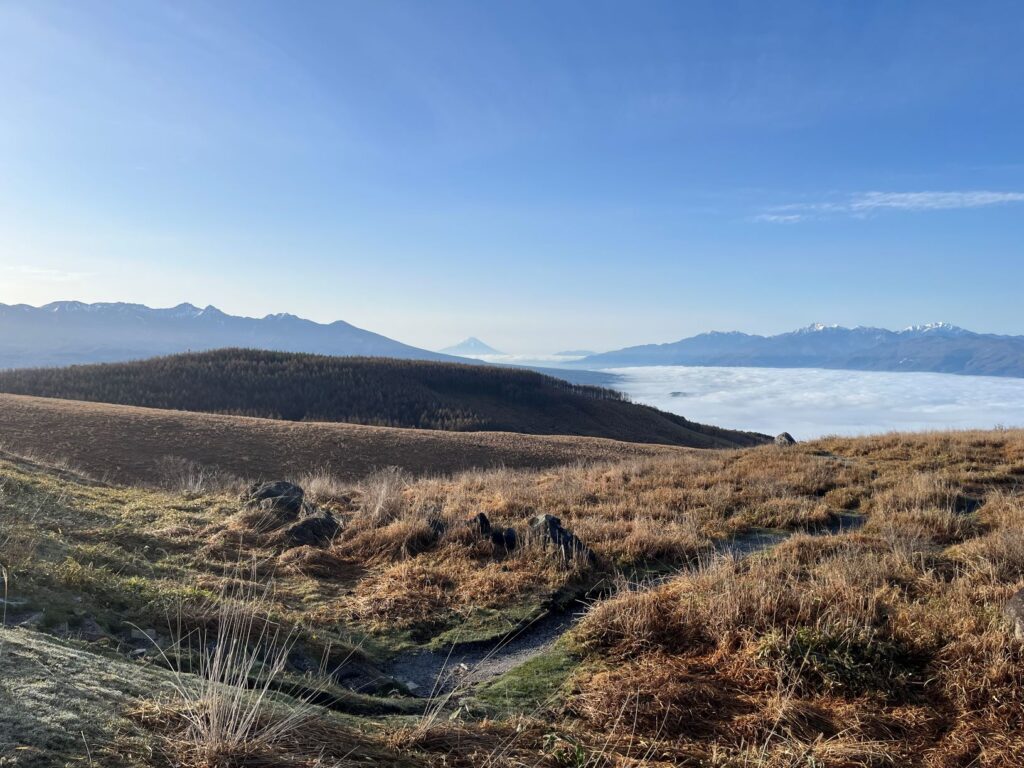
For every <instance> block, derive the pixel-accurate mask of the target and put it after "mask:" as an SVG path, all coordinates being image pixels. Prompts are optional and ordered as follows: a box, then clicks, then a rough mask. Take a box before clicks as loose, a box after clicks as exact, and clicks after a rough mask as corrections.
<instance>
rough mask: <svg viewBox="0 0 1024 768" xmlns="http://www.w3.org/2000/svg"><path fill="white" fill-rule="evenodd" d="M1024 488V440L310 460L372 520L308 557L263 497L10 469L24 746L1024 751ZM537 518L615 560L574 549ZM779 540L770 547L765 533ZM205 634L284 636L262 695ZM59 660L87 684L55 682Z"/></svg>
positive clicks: (715, 758) (780, 753) (949, 754)
mask: <svg viewBox="0 0 1024 768" xmlns="http://www.w3.org/2000/svg"><path fill="white" fill-rule="evenodd" d="M1022 477H1024V433H1021V432H1017V431H1000V432H962V433H934V434H924V435H900V434H894V435H886V436H880V437H872V438H859V439H845V438H844V439H838V438H837V439H824V440H819V441H816V442H813V443H807V444H800V445H797V446H793V447H789V448H782V447H776V446H764V447H758V448H750V449H744V450H734V451H688V452H675V453H671V454H664V455H649V456H632V457H628V458H625V459H623V458H618V459H615V460H607V459H605V460H600V461H592V462H578V463H575V464H572V465H567V466H560V467H547V468H540V469H511V468H497V469H491V470H477V471H469V472H461V473H454V474H440V473H439V474H435V475H432V476H422V477H415V476H412V475H409V474H406V473H403V472H401V471H398V470H393V469H392V470H384V471H376V472H373V473H371V474H369V475H367V476H365V477H363V478H360V479H358V480H355V481H353V480H346V479H343V478H336V477H333V476H331V475H329V474H326V473H322V472H306V473H296V474H294V475H292V476H291V479H293V480H295V481H297V482H298V483H299V484H300V485H302V486H303V487H304V488H305V489H306V502H307V504H309V505H311V506H312V507H315V509H316V510H317V514H319V515H325V514H326V513H330V516H331V517H332V519H334V520H336V521H338V522H339V524H340V526H341V530H340V531H339V532H337V533H336V534H335V535H333V536H331V537H330V538H329V539H325V540H320V541H317V542H314V543H312V544H303V545H301V546H295V545H294V543H289V541H288V532H289V531H291V530H292V529H290V528H282V527H280V525H279V524H278V523H277V522H275V521H273V520H272V519H271V518H270V517H268V509H267V508H266V507H253V506H251V504H250V505H246V504H244V503H243V502H242V501H240V497H239V491H240V490H242V488H241V487H231V486H223V487H222V488H215V487H213V486H210V487H208V488H205V489H195V490H194V492H189V493H183V492H181V491H180V490H179V491H166V490H156V489H151V488H142V487H136V486H132V485H124V484H103V483H97V482H95V481H91V480H88V479H86V478H84V477H83V476H81V475H78V474H76V473H75V471H74V470H73V469H72V468H68V467H66V466H65V467H62V468H55V467H53V466H52V465H49V464H46V463H42V462H38V461H33V460H28V459H24V458H19V457H17V456H14V455H8V456H7V458H5V459H4V460H3V461H2V463H0V562H2V563H3V565H4V568H5V574H6V577H7V578H6V585H7V598H6V602H5V612H6V623H7V624H8V628H6V629H4V630H2V632H3V635H2V642H3V645H2V646H0V666H2V667H3V668H4V671H5V675H4V678H3V682H0V697H2V698H4V699H5V700H6V701H14V700H16V699H17V700H20V701H26V702H28V704H27V705H25V706H23V707H21V708H20V709H17V710H14V709H11V708H10V707H7V706H5V707H4V708H3V711H4V712H5V713H6V714H5V715H3V716H2V717H3V718H5V720H3V721H2V722H3V725H4V729H5V732H6V733H8V734H10V735H9V736H7V737H5V742H4V744H5V745H6V747H5V746H4V745H0V750H2V749H4V748H6V749H7V750H8V755H7V756H5V757H13V758H14V759H15V760H21V762H20V763H19V762H14V763H12V764H14V765H22V764H24V765H28V764H33V763H31V762H30V759H35V760H37V761H38V762H36V763H34V764H40V765H43V764H58V765H59V764H65V763H68V764H70V763H75V764H77V762H78V761H82V760H93V761H96V762H97V763H98V764H104V765H191V766H212V765H216V766H229V765H230V766H236V765H266V766H285V765H291V766H294V765H301V766H314V765H315V766H327V765H357V764H362V765H366V764H379V765H390V764H393V765H405V764H407V765H424V766H427V765H429V766H479V765H491V766H510V767H511V766H527V765H530V766H552V767H554V766H641V765H642V766H654V765H658V766H669V765H688V766H721V767H725V766H730V767H731V766H780V767H781V766H787V767H788V766H793V767H796V766H806V767H807V768H810V767H811V766H922V768H924V767H925V766H927V767H928V768H937V767H939V766H941V767H942V768H952V767H953V766H957V767H963V768H966V767H967V766H991V767H995V766H1012V765H1017V764H1020V763H1021V761H1022V760H1024V687H1022V683H1024V679H1022V677H1024V672H1022V670H1024V666H1022V661H1024V659H1022V653H1024V644H1022V641H1021V640H1019V639H1017V638H1016V637H1015V636H1014V631H1013V627H1012V625H1011V622H1010V621H1009V620H1008V619H1007V618H1006V616H1005V615H1004V612H1003V606H1004V604H1005V603H1006V601H1007V600H1008V599H1009V598H1010V596H1011V595H1013V594H1014V593H1015V592H1016V591H1017V590H1019V589H1021V588H1022V587H1024V539H1022V534H1021V531H1022V523H1024V500H1022V497H1021V494H1020V489H1019V485H1020V480H1021V478H1022ZM480 513H484V514H485V515H486V516H487V519H488V525H489V526H490V528H491V529H492V530H499V531H506V530H511V531H514V532H515V534H516V538H515V544H514V546H511V547H510V546H508V541H509V540H508V538H498V539H495V538H494V537H492V536H489V535H484V534H483V532H482V531H481V530H480V528H479V524H478V523H477V522H476V521H477V518H476V516H477V515H479V514H480ZM538 515H554V516H557V517H558V518H559V519H560V521H561V524H562V525H563V526H564V530H566V531H570V532H571V533H572V534H573V536H574V537H576V538H577V540H578V541H579V542H580V544H581V547H585V550H584V549H582V548H581V549H576V548H574V547H573V548H570V549H561V550H560V549H559V548H558V547H557V546H552V541H551V540H547V539H545V538H544V536H542V535H541V534H540V533H538V529H537V528H536V527H535V526H534V525H531V521H535V520H536V518H537V517H538ZM851 521H856V524H853V523H852V522H851ZM840 522H843V523H846V524H845V525H837V523H840ZM753 536H761V537H763V540H764V541H765V542H768V543H767V544H765V545H764V546H759V547H757V549H756V551H755V550H753V549H748V550H744V549H743V547H742V546H741V545H742V543H743V542H746V541H750V540H751V537H753ZM729 542H734V543H736V544H737V545H738V546H737V547H735V548H734V549H733V550H731V551H730V548H729V547H728V546H726V545H727V544H728V543H729ZM233 606H234V607H237V606H242V607H243V608H245V611H248V613H246V614H245V615H249V616H250V617H251V620H249V621H247V622H241V623H239V622H238V621H236V620H233V619H232V618H231V617H232V615H234V614H232V613H231V611H232V610H234V608H233ZM564 609H568V610H569V612H570V614H573V615H574V616H573V618H572V619H571V620H568V621H564V622H562V623H560V624H557V630H556V631H552V632H551V636H550V638H548V639H546V640H545V642H544V643H543V644H538V645H537V647H536V649H535V650H534V651H532V652H531V653H530V654H527V655H526V656H523V657H517V664H516V665H515V666H511V667H509V668H504V667H501V666H500V665H497V666H494V665H491V666H490V667H488V668H489V669H491V668H492V667H493V670H492V672H490V673H488V676H487V677H483V678H481V677H479V676H478V677H475V678H474V677H473V676H472V675H469V674H467V675H465V676H464V680H465V682H464V683H459V682H456V684H454V685H446V686H440V685H439V686H438V687H437V691H436V692H433V693H436V695H432V691H431V690H430V689H429V687H428V688H427V689H425V690H424V689H423V688H420V689H418V690H414V689H410V688H409V686H408V685H407V684H406V683H407V682H408V680H406V679H405V678H404V677H403V676H402V675H396V673H395V670H396V669H400V668H401V669H405V668H408V667H410V666H413V665H414V663H415V662H417V661H423V660H429V659H435V658H437V657H438V656H440V657H441V658H445V657H446V656H447V657H451V658H455V657H456V656H457V655H458V653H461V652H462V649H465V648H479V647H484V648H491V649H492V650H491V651H489V652H488V657H494V658H498V657H500V656H501V654H502V650H501V647H498V648H495V647H494V646H495V644H497V643H499V642H500V641H501V639H502V638H503V637H505V636H506V635H508V634H509V633H512V634H514V635H517V636H523V637H526V636H528V634H529V632H530V631H531V627H532V626H534V625H536V626H541V624H542V623H543V622H547V621H548V620H549V619H548V618H547V617H557V616H559V615H561V614H560V612H561V611H562V610H564ZM243 613H244V611H243ZM13 625H22V626H20V627H17V628H15V627H14V626H13ZM240 626H241V627H243V630H244V631H239V630H238V629H237V628H238V627H240ZM544 626H550V625H548V624H545V625H544ZM232 627H234V628H235V629H232ZM265 627H274V628H275V629H274V631H273V632H269V633H268V632H267V631H265V630H264V629H263V628H265ZM133 629H135V630H136V632H135V633H134V634H133V632H132V630H133ZM139 632H141V635H140V634H139ZM197 632H199V633H206V634H203V635H202V636H203V637H204V638H211V637H212V638H214V639H216V638H218V637H220V638H222V640H223V638H224V636H225V635H228V634H230V633H231V632H234V635H233V636H234V637H236V638H240V641H239V644H238V647H248V646H255V647H258V648H259V649H260V651H259V654H260V655H259V658H260V662H259V664H253V665H252V666H251V667H249V668H247V670H246V674H245V675H243V676H242V678H241V680H242V681H244V687H247V688H248V689H249V690H248V691H245V690H244V689H240V688H239V678H238V677H237V676H236V677H220V678H217V679H215V680H214V681H213V683H212V684H211V683H206V684H202V680H203V679H204V675H205V676H207V677H209V674H210V667H209V665H204V664H203V663H201V661H202V660H201V659H200V660H199V661H198V662H197V661H196V659H195V658H194V652H192V651H190V652H183V650H182V644H181V643H180V642H178V643H175V640H176V639H177V640H179V641H180V639H181V638H182V637H189V636H190V633H197ZM150 635H152V636H154V638H155V640H154V642H155V644H156V645H160V646H161V647H162V648H163V649H164V650H163V652H161V653H156V652H154V650H153V648H152V647H151V646H152V644H153V643H150V642H149V641H148V640H144V639H142V637H148V636H150ZM511 645H512V644H511V643H510V644H509V646H510V647H511ZM221 646H223V647H226V646H224V643H223V642H222V643H221V644H220V646H218V644H217V643H216V642H214V643H213V644H212V645H210V643H209V642H207V643H206V644H204V645H203V646H202V648H206V649H207V651H206V652H207V653H214V651H210V650H209V649H210V648H214V649H216V648H217V647H221ZM281 647H284V648H285V649H286V652H285V653H284V654H283V656H281V655H280V654H278V655H275V652H274V650H273V649H274V648H278V649H280V648H281ZM202 648H200V651H202ZM193 651H194V649H193ZM200 656H202V653H201V652H200ZM282 658H283V661H282V660H281V659H282ZM32 659H37V660H38V659H43V660H45V663H47V664H49V665H50V668H51V671H52V673H53V674H54V675H56V676H58V677H59V676H61V675H62V674H66V677H67V679H68V680H71V681H73V685H69V686H67V687H60V686H52V685H44V686H41V687H38V686H37V687H33V686H32V684H31V682H30V680H29V678H30V677H31V675H30V674H29V673H27V672H26V669H28V668H29V666H30V665H31V664H33V663H38V662H33V661H32ZM275 660H276V661H275ZM518 662H521V663H518ZM167 667H170V668H171V669H172V670H173V669H182V671H181V672H177V673H176V672H171V671H168V669H167ZM89 670H94V671H93V672H90V671H89ZM100 670H102V674H100ZM143 676H145V677H143ZM144 679H145V680H146V681H148V682H146V683H145V684H143V680H144ZM271 680H272V681H273V683H272V684H271V683H270V682H268V681H271ZM182 681H184V685H182ZM264 687H266V688H267V691H266V693H265V695H264V693H263V691H264ZM30 689H31V690H32V691H33V695H32V697H30V698H25V695H26V694H25V691H27V690H30ZM197 689H198V690H200V691H203V692H205V693H204V694H203V695H201V696H193V695H192V694H190V693H189V691H193V690H197ZM238 690H241V691H242V692H241V693H231V691H238ZM226 699H229V700H230V701H233V702H242V704H239V708H240V709H241V711H243V712H251V713H252V716H251V718H249V720H248V721H247V723H248V725H247V730H246V732H245V734H246V737H245V739H242V740H237V739H232V738H231V732H232V731H231V729H230V728H227V729H225V728H213V727H212V726H211V723H213V722H214V721H215V722H216V723H222V720H219V719H216V718H214V714H215V713H223V712H224V711H225V709H224V708H223V707H221V706H220V705H222V704H223V702H224V701H225V700H226ZM72 704H74V706H72ZM26 707H27V708H26ZM58 712H59V713H60V715H59V716H57V714H56V713H58ZM12 713H14V714H12ZM218 716H219V715H218ZM68 734H72V736H71V737H69V736H68ZM75 734H77V735H80V738H75V737H74V735H75ZM12 745H17V746H12ZM46 761H49V762H46Z"/></svg>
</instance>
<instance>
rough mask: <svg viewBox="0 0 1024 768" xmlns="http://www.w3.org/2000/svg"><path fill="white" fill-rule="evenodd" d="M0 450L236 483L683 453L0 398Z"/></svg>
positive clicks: (136, 476) (136, 474)
mask: <svg viewBox="0 0 1024 768" xmlns="http://www.w3.org/2000/svg"><path fill="white" fill-rule="evenodd" d="M0 447H6V448H8V449H9V450H12V451H14V452H17V453H21V454H32V455H36V456H40V457H45V458H49V459H58V460H61V461H66V462H68V463H69V464H70V465H72V466H74V467H76V468H79V469H81V470H83V471H84V472H86V473H88V474H90V475H92V476H94V477H98V478H102V479H105V480H110V481H112V482H121V483H135V482H146V483H153V482H161V481H163V480H164V479H165V478H166V475H167V473H168V471H169V467H173V466H174V465H179V466H186V465H199V466H200V467H202V470H203V471H207V472H220V473H223V474H226V475H229V476H233V477H237V478H246V479H248V478H262V477H281V476H294V475H298V474H301V473H304V472H308V471H310V470H313V469H326V470H327V471H328V472H329V473H330V474H332V475H335V476H337V477H339V478H343V479H350V480H351V479H356V478H360V477H364V476H366V475H367V474H369V473H371V472H372V471H374V470H375V469H381V468H384V467H388V466H396V467H400V468H402V469H404V470H406V471H408V472H411V473H413V474H417V475H419V474H425V473H430V474H447V473H452V472H458V471H461V470H466V469H470V468H475V467H483V468H487V467H502V466H504V467H513V468H541V467H551V466H557V465H560V464H567V463H571V462H574V461H584V462H590V461H598V460H614V459H624V458H631V457H640V456H657V455H669V454H672V453H675V452H678V451H683V450H686V449H681V448H674V447H670V446H659V445H647V444H644V445H641V444H634V443H622V442H618V441H615V440H607V439H603V438H591V437H562V436H543V435H541V436H538V435H521V434H515V433H511V432H441V431H437V430H417V429H399V428H393V427H366V426H360V425H354V424H338V423H315V422H313V423H311V422H286V421H277V420H271V419H256V418H248V417H244V416H216V415H211V414H202V413H192V412H185V411H165V410H157V409H152V408H135V407H132V406H124V405H108V404H104V403H85V402H78V401H71V400H56V399H49V398H38V397H27V396H22V395H8V394H0Z"/></svg>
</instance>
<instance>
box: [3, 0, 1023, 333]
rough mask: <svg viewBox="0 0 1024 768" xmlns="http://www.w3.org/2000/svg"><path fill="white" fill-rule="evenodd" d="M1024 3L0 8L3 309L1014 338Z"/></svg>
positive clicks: (421, 329) (595, 329) (468, 325)
mask: <svg viewBox="0 0 1024 768" xmlns="http://www.w3.org/2000/svg"><path fill="white" fill-rule="evenodd" d="M1022 40H1024V5H1022V4H1020V3H1018V2H999V0H992V1H991V2H984V3H968V2H962V1H958V2H942V1H941V0H926V1H924V2H910V1H906V2H892V1H891V0H884V1H883V0H879V1H877V2H871V1H868V0H863V1H861V0H858V2H820V3H816V2H807V1H806V0H805V1H804V2H793V3H787V2H762V1H760V0H751V1H750V2H726V1H724V0H715V1H714V2H677V1H672V2H664V3H660V2H651V1H645V2H642V3H633V2H625V1H624V0H623V2H615V3H608V2H596V1H595V0H587V1H586V2H565V1H561V0H556V1H555V2H549V1H548V0H544V1H543V2H518V1H517V2H497V1H494V2H491V1H489V0H488V1H485V2H479V0H473V1H472V2H464V3H463V2H438V1H437V0H431V1H430V2H419V1H417V2H391V1H390V0H373V2H364V1H362V0H360V1H358V2H340V1H331V2H323V3H316V2H308V1H304V2H276V1H275V2H256V1H255V0H245V2H237V3H232V2H222V1H221V2H210V3H198V2H187V1H183V0H175V1H174V2H167V3H162V2H143V1H142V0H126V1H125V2H99V1H96V2H78V0H74V1H72V2H50V1H48V0H25V1H24V2H11V1H10V0H0V302H5V303H15V302H26V303H31V304H40V303H44V302H47V301H51V300H56V299H80V300H85V301H116V300H121V301H137V302H142V303H147V304H151V305H156V306H168V305H173V304H177V303H179V302H182V301H190V302H192V303H194V304H199V305H205V304H215V305H217V306H219V307H220V308H222V309H224V310H225V311H230V312H233V313H239V314H249V315H262V314H266V313H270V312H280V311H287V312H293V313H295V314H298V315H302V316H306V317H311V318H313V319H316V320H322V321H327V320H334V319H345V320H348V321H349V322H352V323H355V324H357V325H360V326H363V327H367V328H370V329H373V330H376V331H378V332H381V333H385V334H387V335H389V336H392V337H395V338H398V339H400V340H402V341H406V342H410V343H414V344H417V345H421V346H426V347H434V348H436V347H440V346H445V345H447V344H451V343H454V342H455V341H457V340H459V339H461V338H462V337H465V336H468V335H470V334H472V335H476V336H479V337H480V338H482V339H484V340H485V341H487V342H488V343H490V344H492V345H493V346H496V347H498V348H501V349H503V350H505V351H509V352H552V351H555V350H557V349H561V348H567V347H568V348H579V347H583V348H592V349H607V348H612V347H618V346H623V345H627V344H633V343H644V342H653V341H670V340H674V339H677V338H680V337H683V336H686V335H690V334H692V333H697V332H700V331H704V330H710V329H719V330H731V329H738V330H745V331H753V332H778V331H783V330H790V329H792V328H795V327H798V326H802V325H806V324H808V323H811V322H827V323H833V322H835V323H841V324H845V325H857V324H865V325H882V326H888V327H902V326H906V325H910V324H913V323H922V322H928V321H936V320H946V321H950V322H954V323H957V324H959V325H964V326H967V327H970V328H972V329H975V330H980V331H995V332H1005V333H1024V311H1022V310H1021V306H1022V286H1024V44H1022V42H1021V41H1022Z"/></svg>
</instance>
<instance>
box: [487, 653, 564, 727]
mask: <svg viewBox="0 0 1024 768" xmlns="http://www.w3.org/2000/svg"><path fill="white" fill-rule="evenodd" d="M578 666H579V659H578V657H576V656H575V655H574V654H572V653H571V652H570V651H569V650H568V649H567V648H566V647H565V646H564V644H562V643H558V644H556V645H555V647H554V648H552V649H551V650H550V651H548V652H546V653H544V654H541V655H540V656H537V657H536V658H533V659H530V660H529V661H528V662H526V663H525V664H521V665H520V666H518V667H516V668H515V669H512V670H510V671H508V672H506V673H505V674H504V675H502V676H501V677H499V678H497V679H495V680H492V681H490V682H488V683H485V684H484V685H482V686H481V687H480V688H479V689H477V698H478V699H479V700H480V701H481V702H482V703H484V704H485V705H487V706H488V707H491V708H494V709H495V710H498V711H499V712H502V713H513V712H537V711H539V710H543V709H546V708H548V707H550V706H552V705H553V704H554V703H555V702H556V701H557V700H558V699H559V697H560V694H561V691H562V689H563V688H564V687H565V683H566V681H567V680H568V679H569V677H570V675H571V674H572V673H573V672H574V671H575V670H576V668H577V667H578Z"/></svg>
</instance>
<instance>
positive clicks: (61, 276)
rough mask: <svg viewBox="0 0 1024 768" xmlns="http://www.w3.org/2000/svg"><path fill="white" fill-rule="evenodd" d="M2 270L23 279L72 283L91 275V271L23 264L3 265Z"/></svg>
mask: <svg viewBox="0 0 1024 768" xmlns="http://www.w3.org/2000/svg"><path fill="white" fill-rule="evenodd" d="M3 271H4V272H6V273H7V274H8V275H17V276H18V277H21V278H23V279H25V280H30V281H37V282H44V283H74V282H78V281H80V280H84V279H85V278H87V277H90V276H91V275H92V273H91V272H72V271H67V270H63V269H46V268H41V267H29V266H25V265H18V266H13V267H4V268H3Z"/></svg>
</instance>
